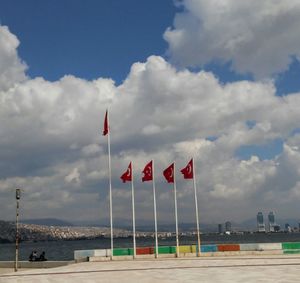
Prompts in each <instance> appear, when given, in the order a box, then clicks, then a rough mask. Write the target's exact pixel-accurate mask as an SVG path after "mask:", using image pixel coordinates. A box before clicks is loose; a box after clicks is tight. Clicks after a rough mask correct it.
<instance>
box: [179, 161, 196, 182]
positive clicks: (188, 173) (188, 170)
mask: <svg viewBox="0 0 300 283" xmlns="http://www.w3.org/2000/svg"><path fill="white" fill-rule="evenodd" d="M180 172H181V173H182V174H183V178H184V179H193V178H194V170H193V158H192V159H191V160H190V162H189V163H188V164H187V166H186V167H184V168H183V169H182V170H180Z"/></svg>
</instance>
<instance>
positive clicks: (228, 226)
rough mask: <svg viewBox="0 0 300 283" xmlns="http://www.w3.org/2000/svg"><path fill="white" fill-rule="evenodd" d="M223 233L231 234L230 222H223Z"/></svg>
mask: <svg viewBox="0 0 300 283" xmlns="http://www.w3.org/2000/svg"><path fill="white" fill-rule="evenodd" d="M225 232H227V233H230V232H231V222H230V221H227V222H225Z"/></svg>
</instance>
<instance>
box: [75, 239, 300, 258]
mask: <svg viewBox="0 0 300 283" xmlns="http://www.w3.org/2000/svg"><path fill="white" fill-rule="evenodd" d="M197 250H198V246H196V245H186V246H180V247H179V256H180V257H184V256H187V257H188V256H196V255H197ZM296 253H299V254H300V243H250V244H218V245H201V256H227V255H228V256H230V255H258V254H296ZM154 254H155V248H153V247H139V248H137V249H136V255H137V258H153V257H154ZM158 255H159V257H176V246H160V247H158ZM113 256H114V259H116V260H117V259H132V257H133V249H132V248H116V249H114V250H113ZM110 257H111V250H110V249H100V250H80V251H74V259H75V261H76V262H79V261H89V260H90V261H96V260H107V259H110Z"/></svg>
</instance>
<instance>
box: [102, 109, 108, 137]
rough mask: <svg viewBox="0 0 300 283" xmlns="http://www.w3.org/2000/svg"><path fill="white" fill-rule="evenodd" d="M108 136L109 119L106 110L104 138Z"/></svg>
mask: <svg viewBox="0 0 300 283" xmlns="http://www.w3.org/2000/svg"><path fill="white" fill-rule="evenodd" d="M107 134H108V117H107V110H106V113H105V118H104V127H103V136H106V135H107Z"/></svg>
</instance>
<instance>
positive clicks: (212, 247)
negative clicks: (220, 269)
mask: <svg viewBox="0 0 300 283" xmlns="http://www.w3.org/2000/svg"><path fill="white" fill-rule="evenodd" d="M217 250H218V248H217V245H204V246H201V252H202V253H211V252H216V251H217Z"/></svg>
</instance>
